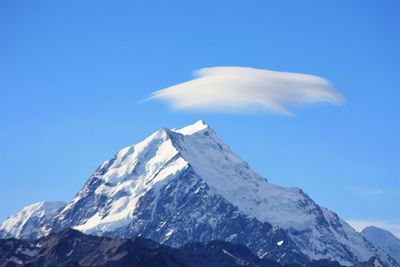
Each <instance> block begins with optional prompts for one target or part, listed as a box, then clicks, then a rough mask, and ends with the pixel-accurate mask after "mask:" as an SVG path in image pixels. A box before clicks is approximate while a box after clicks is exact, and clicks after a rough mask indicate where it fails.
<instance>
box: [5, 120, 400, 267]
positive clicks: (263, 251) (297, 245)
mask: <svg viewBox="0 0 400 267" xmlns="http://www.w3.org/2000/svg"><path fill="white" fill-rule="evenodd" d="M4 225H7V228H5V227H3V226H4ZM10 225H11V226H12V225H15V226H17V225H18V224H17V222H15V220H14V221H13V222H9V221H8V222H7V221H6V222H5V223H3V225H2V226H1V227H0V234H1V235H2V236H3V237H7V236H14V237H17V238H35V237H41V236H43V235H45V234H47V233H48V232H49V231H60V230H62V229H66V228H74V229H77V230H79V231H82V232H84V233H88V234H95V235H104V236H111V237H134V236H141V237H144V238H149V239H152V240H155V241H157V242H160V243H162V244H165V245H169V246H174V247H178V246H181V245H184V244H185V243H187V242H189V241H195V242H203V243H205V242H209V241H211V240H216V239H218V240H224V241H228V242H231V243H235V244H241V245H246V246H247V247H248V248H249V249H250V250H251V251H252V252H253V253H255V254H256V255H258V256H259V257H261V258H268V259H271V260H274V261H277V262H281V263H306V262H308V261H310V260H313V259H315V260H318V259H329V260H333V261H337V262H339V263H341V264H342V265H352V264H354V263H357V262H365V261H368V260H369V259H371V258H372V257H374V256H377V257H379V258H380V259H381V260H382V261H383V262H385V263H386V264H387V265H388V266H398V265H397V263H396V262H395V261H394V260H393V259H391V258H390V257H389V256H387V254H386V253H384V252H383V251H382V250H380V249H378V248H376V247H374V246H373V245H372V244H371V243H369V242H368V241H366V240H365V239H364V238H363V237H362V236H361V235H360V234H358V233H357V232H356V231H354V230H353V229H352V228H351V227H350V226H349V225H348V224H347V223H346V222H344V221H343V220H342V219H340V218H339V217H338V216H337V215H336V214H335V213H333V212H331V211H329V210H328V209H325V208H322V207H320V206H318V205H317V204H316V203H315V202H314V201H313V200H312V199H310V197H309V196H308V195H307V194H305V193H304V192H303V191H302V190H301V189H299V188H285V187H281V186H277V185H273V184H271V183H269V182H268V181H267V180H266V179H265V178H264V177H262V176H261V175H259V174H257V173H256V172H254V171H253V170H252V169H251V168H250V167H249V165H248V164H247V163H246V162H245V161H243V160H242V159H240V158H239V157H238V156H237V155H235V154H234V153H233V152H232V151H231V149H230V148H229V147H228V146H227V145H225V144H224V143H223V142H222V141H221V139H219V137H218V136H217V134H216V133H215V132H214V130H213V129H211V128H210V127H209V126H208V125H207V124H205V123H204V122H203V121H198V122H196V123H194V124H193V125H189V126H187V127H184V128H182V129H167V128H163V129H161V130H159V131H157V132H155V133H153V134H152V135H150V136H149V137H147V138H146V139H145V140H143V141H142V142H140V143H138V144H136V145H133V146H129V147H126V148H123V149H122V150H120V151H119V152H118V153H117V154H116V155H115V156H114V158H112V159H111V160H107V161H105V162H104V163H103V164H101V165H100V167H99V168H98V169H97V170H96V171H95V172H94V174H93V175H92V176H91V177H90V178H89V179H88V181H87V182H86V184H85V185H84V186H83V188H82V189H81V190H80V191H79V192H78V194H77V195H76V196H75V197H74V199H73V200H72V201H71V202H70V203H69V204H67V205H66V206H65V207H64V206H63V207H62V208H61V209H60V210H58V211H57V212H56V214H55V215H54V216H52V217H51V218H48V221H47V222H46V224H45V225H41V227H32V228H31V231H30V232H29V233H27V232H23V233H19V234H15V233H16V232H15V231H13V230H12V227H10ZM10 229H11V230H10ZM43 229H44V230H43Z"/></svg>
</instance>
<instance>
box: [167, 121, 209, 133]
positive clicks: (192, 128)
mask: <svg viewBox="0 0 400 267" xmlns="http://www.w3.org/2000/svg"><path fill="white" fill-rule="evenodd" d="M209 128H210V127H209V126H208V125H207V124H206V123H205V122H204V121H203V120H198V121H196V122H195V123H193V124H191V125H188V126H186V127H183V128H181V129H178V130H174V131H175V132H177V133H180V134H183V135H192V134H194V133H197V132H200V131H204V130H205V129H209Z"/></svg>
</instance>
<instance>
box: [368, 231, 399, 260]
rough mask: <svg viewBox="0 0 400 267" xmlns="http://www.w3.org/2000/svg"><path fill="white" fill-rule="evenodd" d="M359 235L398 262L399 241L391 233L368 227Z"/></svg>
mask: <svg viewBox="0 0 400 267" xmlns="http://www.w3.org/2000/svg"><path fill="white" fill-rule="evenodd" d="M361 235H363V236H364V237H365V238H366V239H367V240H368V241H370V242H371V243H373V244H374V245H376V246H378V247H380V248H381V249H382V250H384V251H385V252H386V253H387V254H389V255H390V256H391V257H392V258H393V259H395V260H396V261H397V262H400V239H399V238H397V237H396V236H395V235H393V234H392V233H391V232H389V231H386V230H384V229H382V228H379V227H375V226H368V227H366V228H365V229H364V230H362V231H361Z"/></svg>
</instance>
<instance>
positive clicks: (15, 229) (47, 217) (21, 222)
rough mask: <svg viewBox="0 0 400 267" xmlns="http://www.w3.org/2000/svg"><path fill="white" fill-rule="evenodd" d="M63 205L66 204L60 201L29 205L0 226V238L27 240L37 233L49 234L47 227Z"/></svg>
mask: <svg viewBox="0 0 400 267" xmlns="http://www.w3.org/2000/svg"><path fill="white" fill-rule="evenodd" d="M65 205H67V203H64V202H61V201H42V202H38V203H35V204H32V205H29V206H27V207H25V208H23V209H22V210H21V211H20V212H18V213H17V214H15V215H13V216H11V217H9V218H7V220H5V221H4V222H3V223H2V224H1V225H0V237H2V238H6V237H15V238H23V239H29V238H35V237H36V236H37V233H38V232H40V234H41V235H46V234H48V233H49V232H50V229H49V228H48V227H47V226H48V225H49V222H50V221H52V220H53V219H54V216H55V215H56V214H57V213H58V212H59V211H60V209H62V208H64V207H65Z"/></svg>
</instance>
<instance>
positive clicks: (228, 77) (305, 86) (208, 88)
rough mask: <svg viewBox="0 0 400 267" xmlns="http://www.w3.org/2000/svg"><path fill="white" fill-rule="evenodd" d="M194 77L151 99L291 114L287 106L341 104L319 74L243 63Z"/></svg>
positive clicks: (178, 106) (212, 108)
mask: <svg viewBox="0 0 400 267" xmlns="http://www.w3.org/2000/svg"><path fill="white" fill-rule="evenodd" d="M194 76H195V78H194V79H193V80H190V81H187V82H184V83H180V84H176V85H173V86H170V87H167V88H165V89H162V90H159V91H156V92H154V93H153V94H152V96H151V97H150V99H159V100H164V101H167V102H168V103H169V104H170V105H171V107H172V108H174V109H178V110H204V111H221V112H242V111H251V110H260V109H263V110H269V111H273V112H277V113H282V114H291V113H290V112H289V110H288V108H289V106H293V105H305V104H312V103H317V102H328V103H332V104H340V103H342V102H343V100H344V98H343V97H342V95H341V94H340V93H339V92H338V91H337V90H336V89H335V88H334V87H333V86H332V84H331V83H330V82H329V81H327V80H325V79H323V78H320V77H317V76H313V75H307V74H300V73H288V72H277V71H269V70H262V69H255V68H245V67H211V68H203V69H199V70H197V71H195V72H194Z"/></svg>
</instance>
